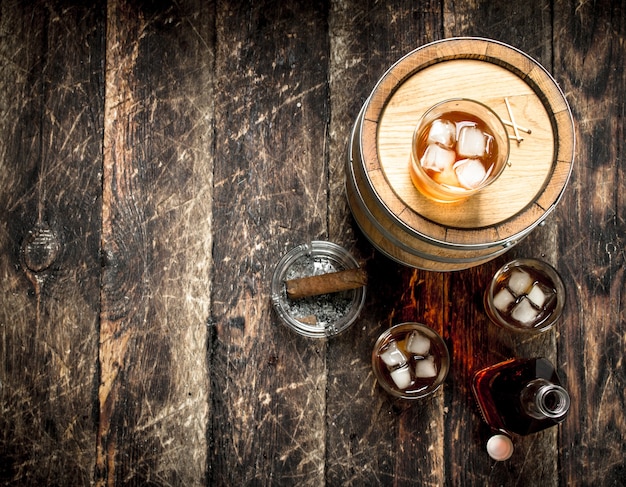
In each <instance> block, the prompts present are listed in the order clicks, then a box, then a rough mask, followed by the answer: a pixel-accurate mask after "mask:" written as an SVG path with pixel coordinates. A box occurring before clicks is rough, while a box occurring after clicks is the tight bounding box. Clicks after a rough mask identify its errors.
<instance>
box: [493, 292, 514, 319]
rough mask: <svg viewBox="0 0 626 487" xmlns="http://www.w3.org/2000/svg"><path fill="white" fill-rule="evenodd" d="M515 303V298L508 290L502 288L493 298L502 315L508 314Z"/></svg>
mask: <svg viewBox="0 0 626 487" xmlns="http://www.w3.org/2000/svg"><path fill="white" fill-rule="evenodd" d="M514 302H515V296H513V295H512V294H511V292H510V291H509V290H508V289H507V288H502V289H501V290H500V291H499V292H498V293H496V295H495V296H494V297H493V305H494V306H495V308H496V309H497V310H498V311H500V312H501V313H506V312H507V311H508V310H509V308H510V306H511V305H512V304H513V303H514Z"/></svg>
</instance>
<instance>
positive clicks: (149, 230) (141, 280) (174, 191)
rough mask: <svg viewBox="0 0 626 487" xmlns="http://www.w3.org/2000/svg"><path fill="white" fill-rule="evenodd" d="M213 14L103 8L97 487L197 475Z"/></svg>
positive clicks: (192, 8) (203, 399)
mask: <svg viewBox="0 0 626 487" xmlns="http://www.w3.org/2000/svg"><path fill="white" fill-rule="evenodd" d="M211 15H212V10H211V4H205V3H204V2H198V3H197V4H196V3H193V2H188V3H185V4H175V3H172V4H171V5H167V6H165V7H163V6H160V7H159V8H155V6H154V5H152V4H150V3H145V4H144V3H138V2H131V3H127V2H125V1H119V2H116V1H112V2H109V3H108V9H107V40H106V41H107V43H106V46H107V47H106V61H107V64H106V101H105V123H104V162H103V166H104V176H103V224H102V251H103V255H104V262H103V269H102V291H101V301H102V312H101V324H100V353H99V370H100V387H99V390H98V397H99V407H100V408H99V409H100V416H99V425H98V442H97V458H96V481H97V483H98V484H100V485H118V484H132V485H146V484H151V483H155V484H159V485H163V484H168V485H176V484H182V485H193V484H199V483H201V482H203V481H204V479H205V477H206V455H207V443H206V430H205V428H206V424H207V421H208V394H209V387H208V385H209V380H208V371H207V362H206V356H205V351H206V345H207V336H208V335H207V329H206V320H207V316H208V315H209V299H210V289H211V287H210V265H211V248H212V239H211V228H212V227H211V191H212V157H211V147H212V141H213V138H212V137H213V133H212V115H213V105H212V90H213V88H212V83H213V79H212V77H211V68H212V65H213V54H212V37H213V36H212V24H211V23H210V18H211Z"/></svg>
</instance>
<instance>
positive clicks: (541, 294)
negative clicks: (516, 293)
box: [526, 282, 555, 308]
mask: <svg viewBox="0 0 626 487" xmlns="http://www.w3.org/2000/svg"><path fill="white" fill-rule="evenodd" d="M554 295H555V293H554V289H551V288H549V287H547V286H544V285H543V284H541V283H539V282H537V283H535V284H534V285H533V287H532V289H531V290H530V292H529V293H528V294H527V296H526V297H527V298H528V299H529V300H530V302H531V303H533V304H534V305H535V306H537V308H543V307H544V306H546V305H547V304H549V302H550V301H551V300H552V298H553V297H554Z"/></svg>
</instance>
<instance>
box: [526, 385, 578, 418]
mask: <svg viewBox="0 0 626 487" xmlns="http://www.w3.org/2000/svg"><path fill="white" fill-rule="evenodd" d="M520 399H521V402H522V407H523V408H524V410H525V412H526V413H527V414H528V415H529V416H531V417H533V418H535V419H553V420H555V421H558V420H560V419H562V418H564V417H565V415H566V414H567V411H568V410H569V406H570V397H569V394H568V393H567V391H566V390H565V389H563V388H562V387H561V386H559V385H556V384H553V383H552V382H549V381H547V380H545V379H535V380H533V381H531V382H529V383H528V384H527V385H526V387H524V389H523V390H522V394H521V397H520Z"/></svg>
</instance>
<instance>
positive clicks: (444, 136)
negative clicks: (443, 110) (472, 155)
mask: <svg viewBox="0 0 626 487" xmlns="http://www.w3.org/2000/svg"><path fill="white" fill-rule="evenodd" d="M428 143H429V144H439V145H441V146H443V147H445V148H447V149H454V144H456V125H455V124H454V122H451V121H450V120H445V119H441V118H438V119H437V120H435V121H434V122H433V123H432V124H431V126H430V130H429V131H428Z"/></svg>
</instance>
